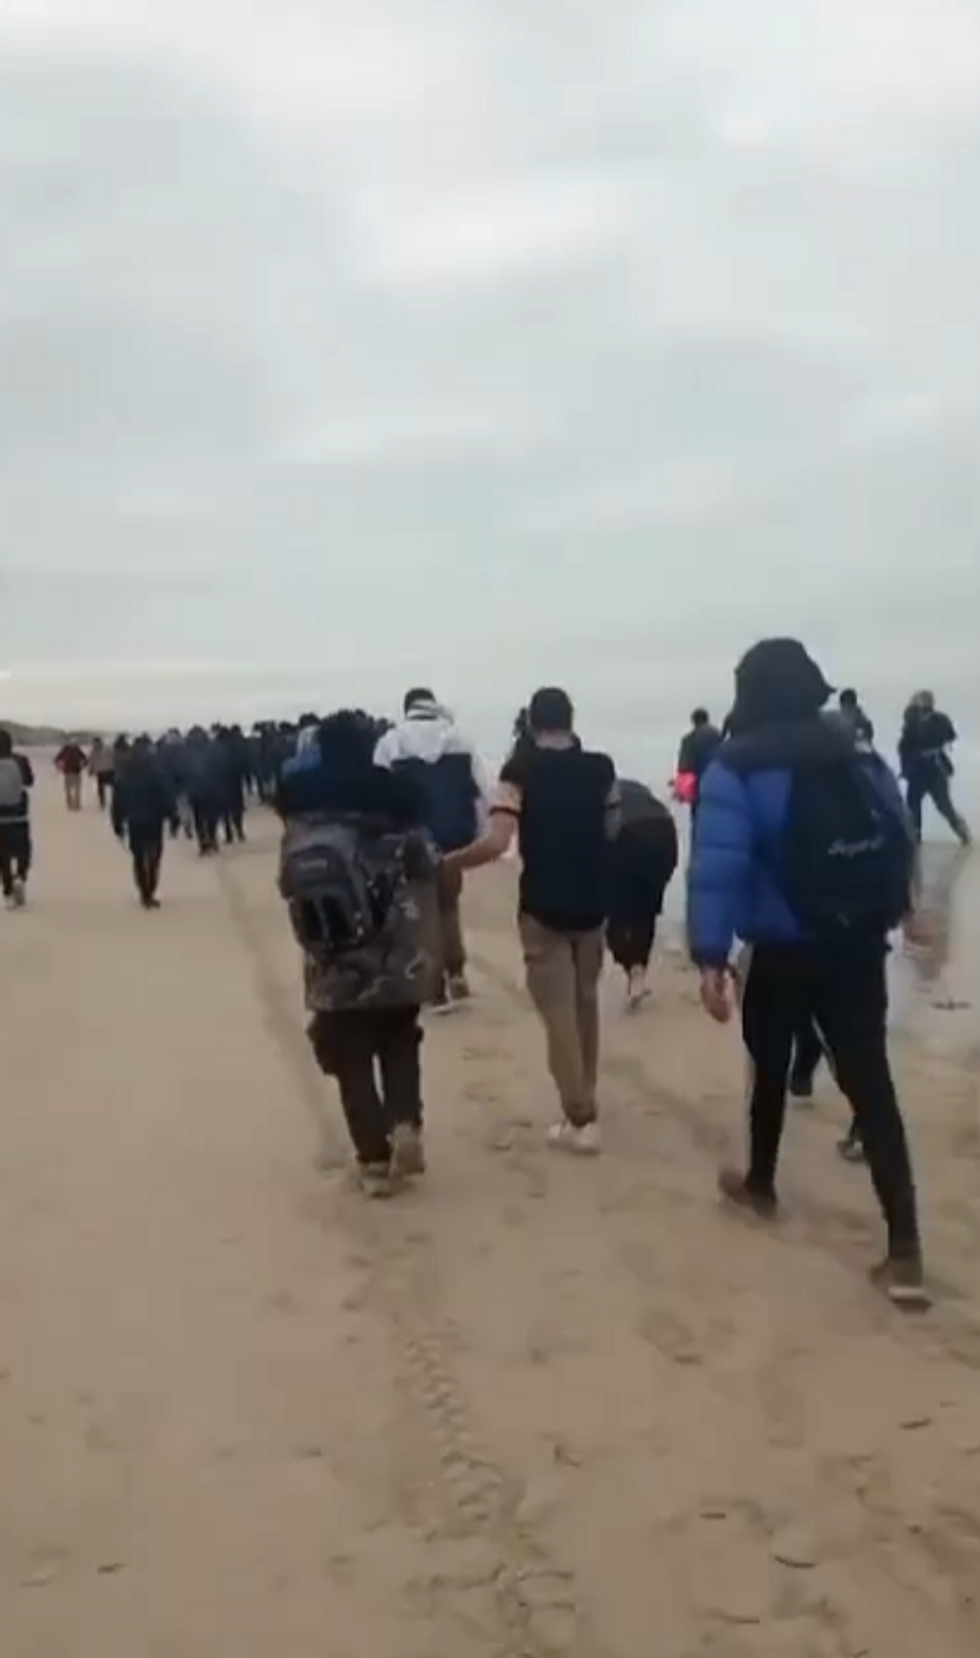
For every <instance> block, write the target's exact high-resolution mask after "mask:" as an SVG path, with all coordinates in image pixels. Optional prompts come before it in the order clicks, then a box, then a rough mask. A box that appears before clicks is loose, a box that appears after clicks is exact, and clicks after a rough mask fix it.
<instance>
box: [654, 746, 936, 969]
mask: <svg viewBox="0 0 980 1658" xmlns="http://www.w3.org/2000/svg"><path fill="white" fill-rule="evenodd" d="M842 745H843V746H842ZM848 752H850V753H851V754H853V756H854V761H855V764H857V765H859V766H861V768H862V769H863V770H864V771H866V772H867V774H868V776H869V777H870V778H871V780H872V783H873V786H874V789H875V792H876V794H877V795H878V796H879V797H880V800H881V804H882V806H883V808H884V809H885V810H886V811H887V812H888V813H889V814H891V813H894V814H895V816H896V817H897V818H898V819H899V820H900V821H901V822H902V823H903V824H904V823H905V822H906V814H905V807H904V804H903V801H902V797H901V792H900V790H899V787H898V783H897V782H896V780H895V776H894V774H893V773H892V772H891V771H890V770H889V768H888V766H887V765H886V764H885V762H884V760H882V758H881V756H880V755H878V754H875V753H871V752H862V751H855V750H854V748H853V741H852V740H849V739H848V737H847V736H846V734H845V733H844V732H843V730H842V728H841V726H840V724H839V723H838V722H833V721H831V720H829V719H828V720H824V719H816V720H809V721H806V722H801V723H800V724H798V725H785V726H777V727H772V728H769V729H768V730H766V731H763V732H759V733H756V734H753V735H752V736H747V737H743V738H737V739H735V740H734V741H733V742H730V743H728V744H726V745H725V747H724V749H722V751H721V753H720V754H719V756H718V758H717V759H716V760H714V761H713V762H712V764H711V765H710V766H709V768H708V770H707V771H706V772H705V774H704V777H703V778H702V780H701V793H700V797H699V801H698V811H697V820H696V825H695V830H694V845H693V849H692V853H691V863H690V868H689V871H688V892H687V929H688V943H689V947H690V952H691V957H692V959H693V960H694V961H695V962H696V963H697V965H698V966H699V967H722V966H724V964H725V963H726V962H727V961H728V959H729V956H730V954H731V950H732V945H733V943H734V941H735V939H736V938H738V939H741V940H742V942H743V943H746V944H792V943H799V942H802V941H804V940H805V939H806V938H807V936H808V935H807V933H806V931H805V929H804V928H803V927H802V926H801V924H800V922H799V921H798V919H797V917H796V916H795V915H794V914H793V912H792V910H791V909H790V907H789V905H788V904H787V902H786V900H785V898H784V897H783V896H782V894H781V892H780V891H779V888H778V886H777V883H776V878H775V873H774V871H775V869H776V868H777V867H778V862H779V851H780V837H781V835H782V832H783V826H784V823H785V819H786V810H787V805H788V802H789V794H790V786H791V783H792V775H793V766H794V763H797V764H799V763H806V762H810V763H812V762H813V761H815V760H820V759H833V758H840V757H841V756H842V754H845V753H848Z"/></svg>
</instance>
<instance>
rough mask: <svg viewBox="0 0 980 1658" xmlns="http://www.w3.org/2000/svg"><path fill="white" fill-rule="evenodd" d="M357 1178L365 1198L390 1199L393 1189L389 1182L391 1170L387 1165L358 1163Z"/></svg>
mask: <svg viewBox="0 0 980 1658" xmlns="http://www.w3.org/2000/svg"><path fill="white" fill-rule="evenodd" d="M357 1176H358V1179H359V1181H360V1185H361V1191H362V1192H363V1193H364V1196H365V1197H372V1198H386V1197H391V1194H392V1191H393V1190H394V1188H393V1186H392V1182H391V1169H390V1168H389V1166H388V1164H387V1163H360V1164H359V1165H358V1169H357Z"/></svg>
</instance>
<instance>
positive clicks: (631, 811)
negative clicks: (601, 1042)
mask: <svg viewBox="0 0 980 1658" xmlns="http://www.w3.org/2000/svg"><path fill="white" fill-rule="evenodd" d="M619 795H620V818H619V828H618V832H617V834H616V838H615V840H614V841H613V842H612V844H611V846H610V848H609V857H610V883H609V918H608V921H607V923H606V944H607V945H608V947H609V953H610V955H611V956H612V958H613V961H614V962H615V963H616V966H617V967H620V968H622V970H623V972H624V973H625V974H626V982H627V1004H628V1006H629V1008H630V1009H635V1008H638V1007H639V1006H640V1005H641V1003H642V1002H644V1001H645V1000H646V998H647V996H648V995H649V994H650V990H649V986H648V983H647V970H648V968H649V965H650V954H651V951H652V950H653V941H654V938H655V937H656V932H657V920H658V918H659V916H660V913H661V911H662V910H663V905H664V893H665V892H666V890H667V887H668V885H669V883H670V879H671V876H672V875H673V873H674V871H675V869H676V868H677V829H676V826H675V824H674V819H673V816H672V815H671V812H670V810H669V808H668V807H666V806H665V805H664V804H663V802H662V801H660V800H658V799H657V798H656V796H655V795H654V794H652V793H651V791H650V790H649V789H648V788H647V787H646V784H645V783H635V782H633V781H631V780H630V779H627V778H624V779H623V780H622V781H621V782H620V785H619Z"/></svg>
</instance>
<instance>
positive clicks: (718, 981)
mask: <svg viewBox="0 0 980 1658" xmlns="http://www.w3.org/2000/svg"><path fill="white" fill-rule="evenodd" d="M733 1005H734V998H733V993H732V976H731V973H730V972H729V970H728V968H727V967H702V969H701V1006H702V1007H703V1008H704V1011H705V1013H707V1014H708V1015H709V1016H710V1018H712V1019H714V1020H715V1022H716V1024H719V1025H727V1024H728V1021H729V1019H730V1018H731V1016H732V1008H733Z"/></svg>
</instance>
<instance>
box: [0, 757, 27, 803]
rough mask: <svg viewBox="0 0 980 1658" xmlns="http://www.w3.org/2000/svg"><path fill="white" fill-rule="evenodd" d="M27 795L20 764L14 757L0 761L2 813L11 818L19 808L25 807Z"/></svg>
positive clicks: (0, 801)
mask: <svg viewBox="0 0 980 1658" xmlns="http://www.w3.org/2000/svg"><path fill="white" fill-rule="evenodd" d="M26 793H27V790H26V789H25V788H24V774H23V772H22V771H21V769H20V764H19V762H18V761H17V760H15V759H14V758H13V756H10V757H9V758H7V759H5V760H0V812H4V813H5V814H6V815H7V816H8V817H9V816H11V815H12V814H13V813H14V812H16V811H17V809H18V807H23V806H25V805H26V801H25V795H26Z"/></svg>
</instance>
